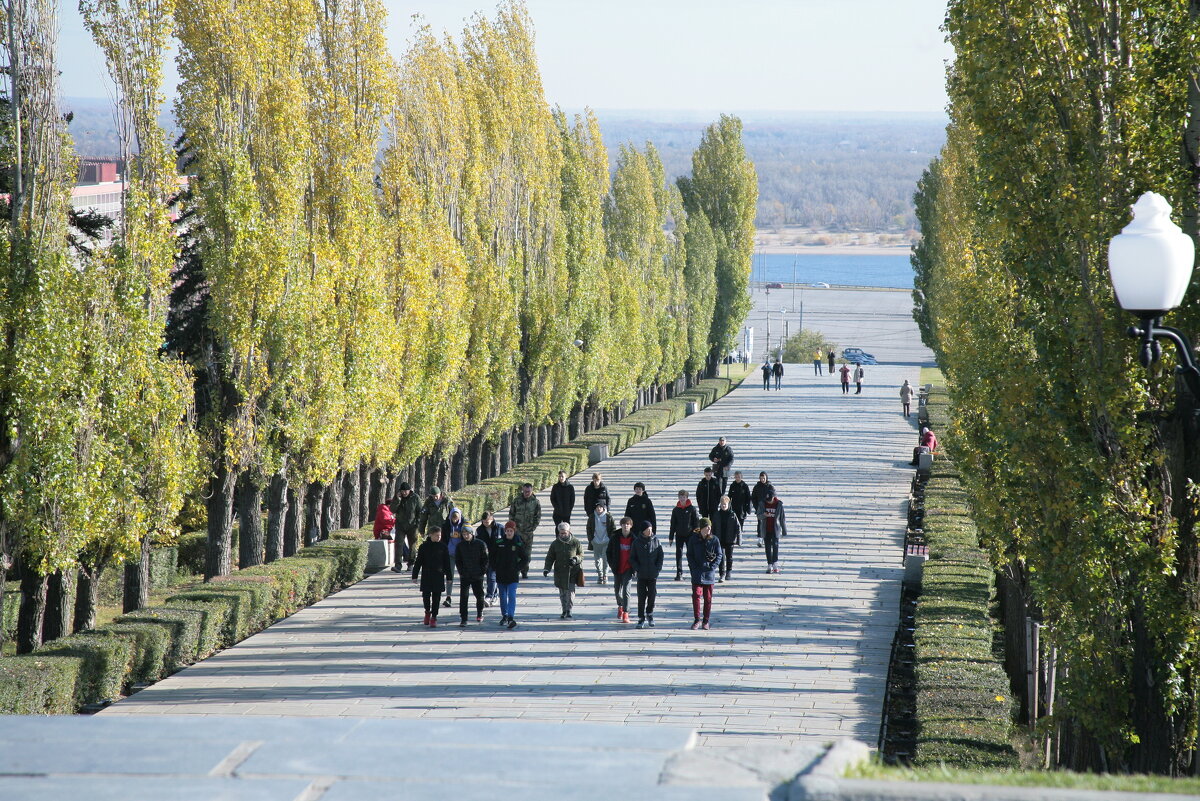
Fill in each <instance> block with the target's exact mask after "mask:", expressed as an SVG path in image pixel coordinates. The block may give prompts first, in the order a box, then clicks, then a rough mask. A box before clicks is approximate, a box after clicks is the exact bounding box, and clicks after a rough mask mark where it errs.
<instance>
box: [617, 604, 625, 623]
mask: <svg viewBox="0 0 1200 801" xmlns="http://www.w3.org/2000/svg"><path fill="white" fill-rule="evenodd" d="M624 619H625V609H624V607H620V606H618V607H617V620H624Z"/></svg>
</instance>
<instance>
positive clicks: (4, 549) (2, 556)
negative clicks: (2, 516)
mask: <svg viewBox="0 0 1200 801" xmlns="http://www.w3.org/2000/svg"><path fill="white" fill-rule="evenodd" d="M6 529H7V525H6V524H5V523H4V522H3V521H0V620H4V604H5V595H4V585H5V582H7V581H8V560H9V555H8V540H7V532H6ZM5 642H6V636H5V633H4V626H0V659H2V658H3V657H4V643H5Z"/></svg>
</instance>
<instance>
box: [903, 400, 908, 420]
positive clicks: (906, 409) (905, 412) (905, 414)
mask: <svg viewBox="0 0 1200 801" xmlns="http://www.w3.org/2000/svg"><path fill="white" fill-rule="evenodd" d="M904 416H905V417H908V404H907V403H906V404H904Z"/></svg>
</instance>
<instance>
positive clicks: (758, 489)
mask: <svg viewBox="0 0 1200 801" xmlns="http://www.w3.org/2000/svg"><path fill="white" fill-rule="evenodd" d="M768 490H770V491H771V493H772V494H774V492H775V487H774V486H773V485H772V484H771V480H770V479H769V478H767V474H766V473H765V472H762V473H759V474H758V481H757V482H756V483H755V485H754V489H752V490H750V503H752V504H753V505H754V516H755V518H758V517H759V515H760V514H761V512H760V511H759V507H761V506H762V502H763V501H764V500H765V499H766V497H767V491H768ZM755 527H756V528H757V530H758V547H759V548H761V547H762V546H763V538H762V524H761V522H756V523H755Z"/></svg>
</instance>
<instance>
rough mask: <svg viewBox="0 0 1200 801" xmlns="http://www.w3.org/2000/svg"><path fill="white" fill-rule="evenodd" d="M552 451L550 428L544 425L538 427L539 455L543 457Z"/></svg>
mask: <svg viewBox="0 0 1200 801" xmlns="http://www.w3.org/2000/svg"><path fill="white" fill-rule="evenodd" d="M548 450H550V426H548V425H546V424H545V423H542V424H541V425H540V426H538V427H537V455H538V456H541V455H543V454H545V453H546V451H548Z"/></svg>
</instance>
